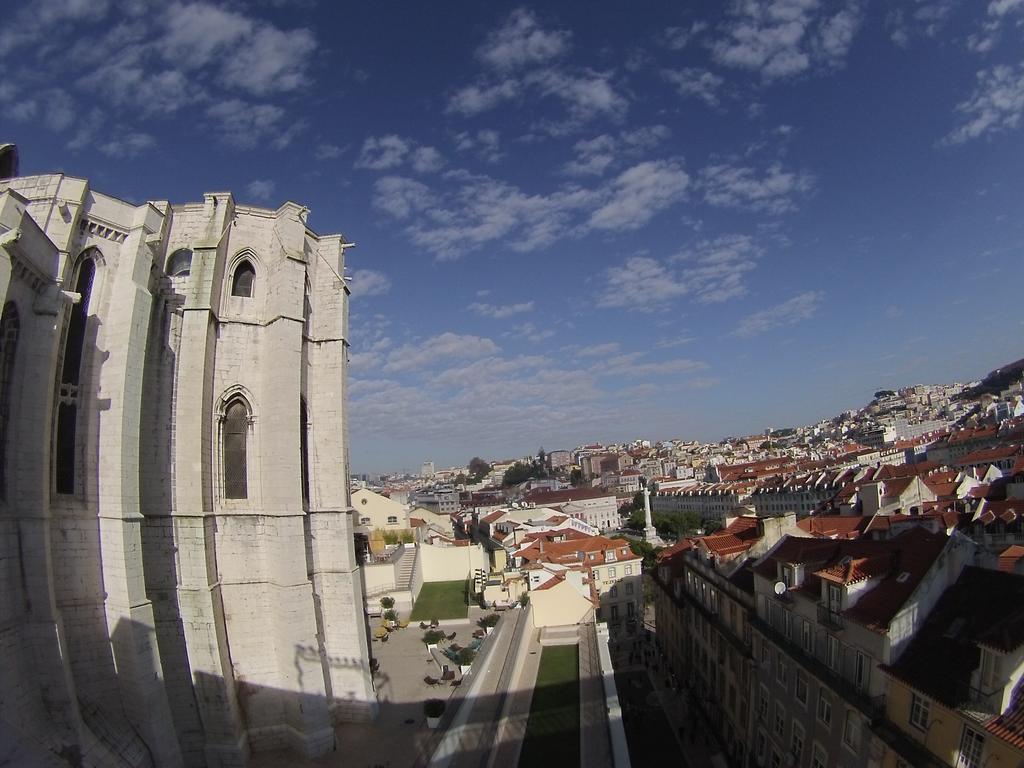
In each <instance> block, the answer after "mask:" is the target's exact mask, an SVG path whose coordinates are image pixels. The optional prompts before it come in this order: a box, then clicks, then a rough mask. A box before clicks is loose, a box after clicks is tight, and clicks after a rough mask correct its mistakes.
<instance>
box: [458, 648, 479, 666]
mask: <svg viewBox="0 0 1024 768" xmlns="http://www.w3.org/2000/svg"><path fill="white" fill-rule="evenodd" d="M475 658H476V651H474V650H473V649H472V648H462V649H460V650H459V664H461V665H462V666H464V667H468V666H469V665H470V664H472V663H473V659H475Z"/></svg>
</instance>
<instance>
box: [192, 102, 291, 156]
mask: <svg viewBox="0 0 1024 768" xmlns="http://www.w3.org/2000/svg"><path fill="white" fill-rule="evenodd" d="M206 114H207V116H208V117H210V118H212V119H213V120H214V122H215V124H216V127H217V130H218V131H219V133H220V135H221V138H222V139H223V141H224V142H225V143H226V144H228V145H230V146H232V147H234V148H235V149H253V148H254V147H257V146H259V145H261V144H267V145H270V146H273V147H275V148H277V149H280V148H283V147H284V146H287V145H288V144H289V143H290V142H291V139H292V132H291V129H290V128H289V127H286V126H285V125H284V118H285V111H284V110H283V109H281V107H278V106H276V105H274V104H252V103H250V102H246V101H242V100H241V99H227V100H224V101H218V102H216V103H214V104H212V105H211V106H209V107H208V108H207V110H206Z"/></svg>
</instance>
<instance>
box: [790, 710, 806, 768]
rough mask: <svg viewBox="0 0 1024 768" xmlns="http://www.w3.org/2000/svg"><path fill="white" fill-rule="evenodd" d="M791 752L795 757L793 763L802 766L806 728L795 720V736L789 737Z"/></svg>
mask: <svg viewBox="0 0 1024 768" xmlns="http://www.w3.org/2000/svg"><path fill="white" fill-rule="evenodd" d="M789 751H790V753H792V755H793V762H794V763H796V764H797V765H799V764H800V758H801V757H803V754H804V727H803V726H802V725H800V723H799V722H797V721H796V720H795V719H794V720H793V735H792V736H790V737H789Z"/></svg>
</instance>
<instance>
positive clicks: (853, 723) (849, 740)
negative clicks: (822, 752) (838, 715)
mask: <svg viewBox="0 0 1024 768" xmlns="http://www.w3.org/2000/svg"><path fill="white" fill-rule="evenodd" d="M843 744H845V745H846V746H847V747H849V748H850V749H852V750H853V751H854V752H856V751H857V750H859V749H860V716H859V715H858V714H857V713H856V712H854V711H853V710H852V709H848V710H846V722H845V723H844V724H843Z"/></svg>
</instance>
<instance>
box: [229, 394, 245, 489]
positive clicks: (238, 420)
mask: <svg viewBox="0 0 1024 768" xmlns="http://www.w3.org/2000/svg"><path fill="white" fill-rule="evenodd" d="M248 437H249V409H248V408H247V407H246V405H245V403H244V402H243V401H242V400H232V401H231V402H230V403H229V404H228V407H227V409H226V410H225V412H224V496H225V497H226V498H229V499H245V498H248V496H249V483H248V474H247V473H248V469H247V465H246V449H247V441H248Z"/></svg>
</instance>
